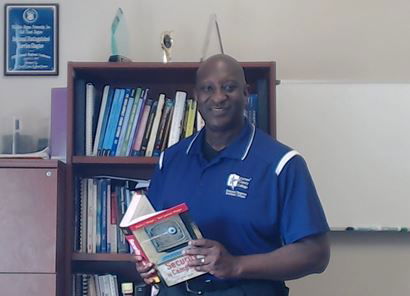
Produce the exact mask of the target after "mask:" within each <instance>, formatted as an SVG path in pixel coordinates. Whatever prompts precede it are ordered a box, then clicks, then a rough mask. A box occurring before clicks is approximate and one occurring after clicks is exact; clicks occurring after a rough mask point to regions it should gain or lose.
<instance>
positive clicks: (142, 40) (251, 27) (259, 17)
mask: <svg viewBox="0 0 410 296" xmlns="http://www.w3.org/2000/svg"><path fill="white" fill-rule="evenodd" d="M9 2H10V1H5V0H0V4H1V6H3V5H4V4H5V3H9ZM19 2H29V1H24V0H21V1H19ZM41 2H50V1H46V0H45V1H41ZM51 2H58V3H59V4H60V30H59V33H60V75H59V76H58V77H4V76H3V77H1V76H0V147H1V136H2V135H4V134H6V133H8V132H10V131H11V118H12V116H13V115H16V116H18V117H19V118H20V119H21V120H22V123H23V133H26V134H29V135H32V136H33V137H34V138H35V139H37V138H41V137H46V136H47V134H48V121H49V108H50V103H49V100H50V88H51V87H57V86H65V85H66V62H67V61H105V60H106V59H107V57H108V55H109V40H110V35H109V32H110V25H111V21H112V18H113V16H114V14H115V12H116V9H117V7H118V6H121V7H122V8H123V10H124V12H125V15H126V20H127V22H128V26H129V32H130V44H131V52H130V58H132V59H133V60H134V61H160V60H161V50H160V46H159V37H160V33H161V32H162V31H164V30H174V32H175V47H174V60H175V61H198V60H199V58H200V53H201V49H202V45H203V41H204V37H205V31H206V27H207V22H208V17H209V15H210V14H211V13H213V12H215V13H216V14H217V15H218V19H219V23H220V28H221V32H222V37H223V41H224V47H225V52H226V53H229V54H231V55H233V56H235V57H236V58H238V59H239V60H242V61H255V60H274V61H277V66H278V71H277V72H278V78H279V79H287V80H292V79H297V80H338V81H340V80H343V81H346V80H347V81H353V82H355V81H358V82H374V83H378V82H409V77H410V75H408V69H409V68H410V67H409V66H410V59H409V58H408V53H409V52H410V39H409V38H408V36H410V34H409V33H410V22H409V21H408V17H409V15H408V11H410V2H409V1H406V0H395V1H386V0H362V1H354V0H345V1H334V0H333V1H332V0H330V1H329V0H312V1H295V0H293V1H292V0H287V1H285V0H255V1H244V0H241V1H239V0H224V1H221V0H207V1H198V0H174V1H170V0H121V1H120V0H116V1H114V0H66V1H51ZM3 25H4V24H3V22H0V34H1V37H0V39H1V40H3V36H2V35H3V33H4V28H3ZM0 55H1V56H3V46H0ZM0 60H1V63H3V59H2V58H1V59H0ZM1 68H3V65H2V66H1ZM398 236H399V238H398V239H396V240H390V237H379V235H378V234H373V235H372V234H370V235H368V236H365V237H363V241H362V239H361V237H356V239H355V240H351V239H349V238H348V237H344V234H340V237H337V238H336V239H333V244H334V246H333V257H332V263H331V265H330V267H329V272H328V273H326V274H325V275H323V276H319V277H309V278H307V279H305V280H302V281H299V282H295V283H291V286H292V287H294V292H293V293H292V295H295V296H297V295H303V296H309V295H312V296H313V295H315V296H316V295H361V296H362V295H373V296H385V295H390V294H394V295H408V294H409V292H410V287H409V286H408V285H407V284H406V282H405V279H404V275H408V270H409V268H408V266H410V258H409V257H408V255H407V256H406V254H408V249H409V246H410V242H409V240H408V239H404V238H403V237H402V236H404V235H401V236H400V234H398ZM369 239H371V240H370V241H372V242H374V244H370V243H368V241H369ZM378 262H380V266H378V265H377V263H378ZM386 264H390V266H391V269H389V270H390V271H391V272H388V273H381V272H380V269H383V267H385V265H386ZM396 264H397V269H396V268H393V265H396ZM378 267H380V268H378ZM394 267H395V266H394ZM356 271H361V272H362V273H364V274H365V277H363V276H359V277H358V275H357V274H356ZM406 271H407V273H406ZM407 278H408V276H407ZM361 279H363V281H361ZM386 283H387V284H386ZM386 285H387V286H388V287H391V289H390V290H388V291H387V290H386V289H385V287H386ZM336 291H337V292H336ZM337 293H339V294H337Z"/></svg>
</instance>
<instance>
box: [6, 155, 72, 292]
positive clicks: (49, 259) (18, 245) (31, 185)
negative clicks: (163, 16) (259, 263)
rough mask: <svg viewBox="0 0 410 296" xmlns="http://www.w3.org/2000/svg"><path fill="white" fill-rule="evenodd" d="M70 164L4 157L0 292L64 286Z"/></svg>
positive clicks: (57, 288) (36, 290)
mask: <svg viewBox="0 0 410 296" xmlns="http://www.w3.org/2000/svg"><path fill="white" fill-rule="evenodd" d="M64 182H65V176H64V166H63V164H62V163H60V162H57V161H54V160H0V188H1V191H0V228H1V236H0V294H1V295H22V293H24V294H26V292H30V295H57V294H56V291H59V290H62V289H63V288H62V285H61V284H62V271H63V270H62V267H63V265H62V263H63V261H62V256H63V222H64V221H63V216H62V215H63V207H62V205H63V194H64Z"/></svg>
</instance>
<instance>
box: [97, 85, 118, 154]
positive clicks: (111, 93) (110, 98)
mask: <svg viewBox="0 0 410 296" xmlns="http://www.w3.org/2000/svg"><path fill="white" fill-rule="evenodd" d="M113 97H114V89H113V88H112V87H110V90H109V91H108V97H107V106H106V107H105V111H104V115H103V121H102V127H101V134H100V139H99V141H98V151H97V155H102V149H103V148H102V147H103V142H104V136H105V132H106V130H107V123H108V117H109V115H110V112H111V106H112V102H113Z"/></svg>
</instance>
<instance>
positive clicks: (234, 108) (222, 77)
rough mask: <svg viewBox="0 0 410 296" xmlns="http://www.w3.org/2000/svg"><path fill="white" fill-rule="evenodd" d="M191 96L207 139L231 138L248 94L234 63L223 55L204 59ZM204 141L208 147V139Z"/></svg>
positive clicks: (244, 82)
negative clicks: (196, 103)
mask: <svg viewBox="0 0 410 296" xmlns="http://www.w3.org/2000/svg"><path fill="white" fill-rule="evenodd" d="M194 93H195V98H196V100H197V102H198V109H199V112H200V113H201V115H202V117H203V119H204V120H205V128H206V131H207V135H208V136H207V137H209V135H210V134H211V133H215V134H218V137H220V136H221V134H223V135H224V136H225V137H224V138H225V139H232V137H233V136H234V135H237V134H238V133H239V132H240V130H241V128H242V126H243V122H244V110H245V107H246V104H247V98H248V95H249V92H248V87H247V85H246V81H245V75H244V71H243V69H242V67H241V65H240V64H239V63H238V61H237V60H235V59H234V58H232V57H230V56H228V55H223V54H218V55H214V56H211V57H210V58H208V59H207V60H206V61H205V62H203V63H202V64H201V65H200V67H199V69H198V71H197V73H196V84H195V90H194ZM207 141H208V143H210V144H211V141H210V140H209V139H208V138H207ZM225 144H226V143H225Z"/></svg>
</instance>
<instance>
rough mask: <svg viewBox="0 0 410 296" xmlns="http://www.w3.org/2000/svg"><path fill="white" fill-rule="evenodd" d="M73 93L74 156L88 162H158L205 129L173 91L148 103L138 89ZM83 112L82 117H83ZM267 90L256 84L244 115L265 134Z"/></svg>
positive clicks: (89, 88) (184, 96)
mask: <svg viewBox="0 0 410 296" xmlns="http://www.w3.org/2000/svg"><path fill="white" fill-rule="evenodd" d="M83 83H84V87H77V88H76V94H75V95H76V97H83V98H84V99H83V100H81V99H77V100H76V104H75V108H76V109H75V116H76V119H75V122H76V132H75V154H76V155H89V156H97V155H100V156H145V157H151V156H159V155H160V153H161V151H163V150H164V149H165V148H167V147H169V146H171V145H173V144H175V143H176V142H178V141H179V140H180V139H182V138H185V137H188V136H190V135H192V134H193V133H195V132H196V131H198V130H200V129H201V128H202V127H203V126H204V121H203V119H202V117H201V115H200V113H199V112H198V110H197V102H196V100H194V99H193V98H191V97H188V93H187V92H186V91H183V90H178V91H176V92H175V93H174V94H172V95H171V96H169V95H167V94H165V93H160V94H159V96H158V97H157V98H152V97H151V95H150V89H148V88H143V87H136V88H128V87H113V86H111V85H108V84H107V85H105V86H104V87H103V89H102V91H101V95H98V94H99V91H98V89H97V88H96V87H95V85H94V84H93V83H92V82H83ZM84 110H85V112H84ZM267 114H268V85H267V80H266V79H260V80H258V81H257V83H256V89H255V91H254V92H252V93H251V94H250V96H249V98H248V106H247V109H246V110H245V115H246V116H247V117H248V118H249V120H250V122H251V123H253V124H254V125H255V126H258V127H260V128H262V129H263V130H265V131H268V129H269V126H268V116H267Z"/></svg>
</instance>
